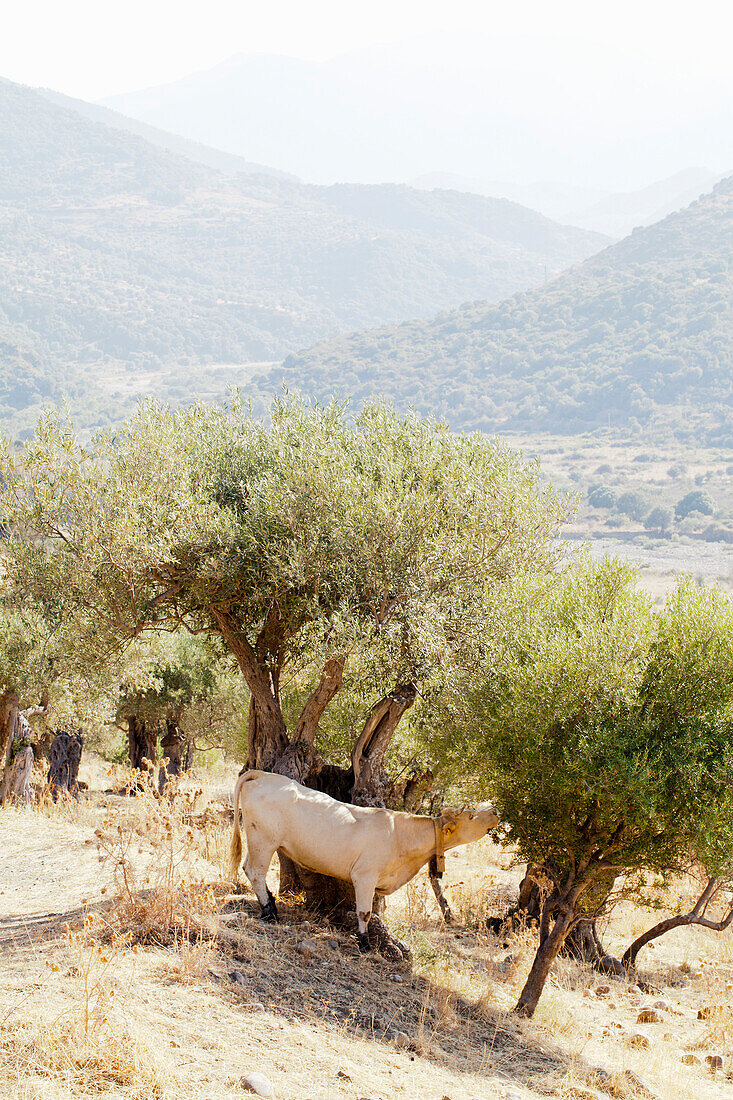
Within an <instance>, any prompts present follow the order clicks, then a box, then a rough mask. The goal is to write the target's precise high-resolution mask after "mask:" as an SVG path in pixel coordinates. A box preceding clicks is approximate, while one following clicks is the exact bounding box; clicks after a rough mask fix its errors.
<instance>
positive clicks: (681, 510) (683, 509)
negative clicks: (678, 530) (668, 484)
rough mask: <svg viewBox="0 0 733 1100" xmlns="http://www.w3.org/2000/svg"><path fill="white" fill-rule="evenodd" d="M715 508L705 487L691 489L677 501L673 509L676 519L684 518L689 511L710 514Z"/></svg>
mask: <svg viewBox="0 0 733 1100" xmlns="http://www.w3.org/2000/svg"><path fill="white" fill-rule="evenodd" d="M715 508H716V505H715V501H714V500H713V498H712V497H711V496H710V493H709V492H708V491H707V489H693V490H692V492H690V493H688V494H687V495H686V496H684V497H682V499H681V500H678V501H677V504H676V505H675V509H674V511H675V515H676V516H677V518H678V519H684V518H685V517H686V516H689V515H690V513H691V512H700V513H701V515H703V516H712V515H713V514H714V512H715Z"/></svg>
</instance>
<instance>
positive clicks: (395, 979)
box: [389, 974, 405, 982]
mask: <svg viewBox="0 0 733 1100" xmlns="http://www.w3.org/2000/svg"><path fill="white" fill-rule="evenodd" d="M389 980H390V981H391V982H404V980H405V979H404V978H403V977H402V975H401V974H390V976H389Z"/></svg>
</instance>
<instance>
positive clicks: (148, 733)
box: [127, 714, 158, 772]
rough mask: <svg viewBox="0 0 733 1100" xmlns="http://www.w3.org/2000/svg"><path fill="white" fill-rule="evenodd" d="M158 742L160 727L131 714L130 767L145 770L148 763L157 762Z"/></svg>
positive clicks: (129, 735) (129, 728) (128, 735)
mask: <svg viewBox="0 0 733 1100" xmlns="http://www.w3.org/2000/svg"><path fill="white" fill-rule="evenodd" d="M157 744H158V727H157V726H154V725H149V724H148V723H147V722H146V721H145V720H144V719H143V718H139V717H138V716H137V715H134V714H131V715H130V717H129V718H128V719H127V748H128V753H129V756H130V767H131V768H135V769H136V770H137V771H141V772H145V771H147V770H148V764H151V765H152V764H155V759H156V755H157Z"/></svg>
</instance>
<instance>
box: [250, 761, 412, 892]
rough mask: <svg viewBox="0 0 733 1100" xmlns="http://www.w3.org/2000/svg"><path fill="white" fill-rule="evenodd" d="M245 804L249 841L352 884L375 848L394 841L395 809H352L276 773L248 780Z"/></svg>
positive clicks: (260, 774)
mask: <svg viewBox="0 0 733 1100" xmlns="http://www.w3.org/2000/svg"><path fill="white" fill-rule="evenodd" d="M240 800H241V806H242V810H243V815H242V816H243V820H244V828H245V831H246V832H247V835H248V841H249V839H250V836H251V834H252V833H253V834H254V835H255V836H256V837H257V838H258V841H263V842H264V841H269V843H270V844H271V845H272V847H273V848H275V849H282V851H283V852H284V853H285V854H286V855H287V856H289V857H290V858H291V859H293V860H295V862H296V863H299V864H300V865H301V866H303V867H307V868H308V869H309V870H311V871H317V872H319V873H321V874H326V875H330V876H331V877H333V878H341V879H345V880H348V879H350V877H351V874H352V871H353V868H354V865H355V864H356V863H357V861H359V860H360V859H363V857H364V853H365V852H369V851H370V850H377V851H379V850H381V851H382V852H384V849H385V847H389V845H390V843H391V832H392V830H391V823H390V815H389V811H383V810H379V809H370V808H368V807H363V806H351V805H349V804H348V803H344V802H337V801H336V799H334V798H331V797H330V795H327V794H324V793H322V792H321V791H315V790H313V789H311V788H310V787H304V786H302V785H301V784H300V783H296V782H295V780H292V779H287V778H286V777H285V776H281V775H275V774H273V773H271V772H256V771H252V772H248V773H246V774H245V775H244V776H243V777H242V785H241V795H240Z"/></svg>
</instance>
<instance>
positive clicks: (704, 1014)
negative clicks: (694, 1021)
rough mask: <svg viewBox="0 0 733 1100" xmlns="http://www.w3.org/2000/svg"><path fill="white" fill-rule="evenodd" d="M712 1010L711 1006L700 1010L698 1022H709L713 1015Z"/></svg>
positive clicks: (698, 1011)
mask: <svg viewBox="0 0 733 1100" xmlns="http://www.w3.org/2000/svg"><path fill="white" fill-rule="evenodd" d="M712 1012H713V1010H712V1008H711V1007H710V1005H706V1006H705V1008H698V1010H697V1018H698V1020H709V1019H710V1017H711V1015H712Z"/></svg>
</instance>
